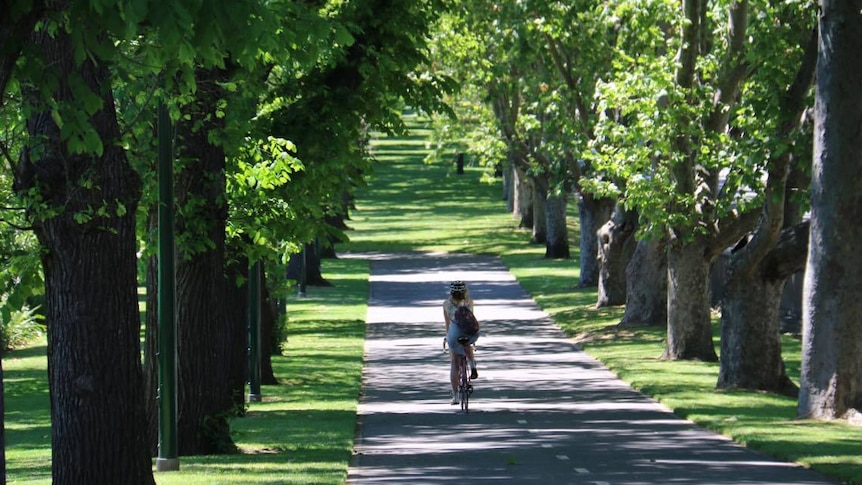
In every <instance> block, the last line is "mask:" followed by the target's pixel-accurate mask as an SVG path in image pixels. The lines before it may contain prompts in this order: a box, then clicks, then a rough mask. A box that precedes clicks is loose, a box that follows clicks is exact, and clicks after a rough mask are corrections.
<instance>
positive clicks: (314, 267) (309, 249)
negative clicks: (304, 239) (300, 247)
mask: <svg viewBox="0 0 862 485" xmlns="http://www.w3.org/2000/svg"><path fill="white" fill-rule="evenodd" d="M303 255H304V256H305V284H307V285H309V286H332V283H330V282H329V281H327V280H326V278H324V277H323V273H322V272H321V269H320V263H321V260H320V255H319V254H318V243H317V240H314V241H313V242H310V243H306V244H305V250H304V251H303V252H301V253H295V254H292V255H291V256H290V259H289V260H288V262H287V278H288V279H293V280H296V281H297V283H299V281H300V278H301V277H302V274H301V272H302V258H303Z"/></svg>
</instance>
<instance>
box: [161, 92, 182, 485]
mask: <svg viewBox="0 0 862 485" xmlns="http://www.w3.org/2000/svg"><path fill="white" fill-rule="evenodd" d="M158 125H159V126H158V140H159V158H158V161H159V396H158V400H159V401H158V405H159V456H158V458H157V459H156V471H176V470H179V469H180V460H179V458H178V457H177V448H178V446H177V326H176V321H175V317H174V315H175V313H174V306H175V305H174V303H175V301H176V300H175V296H174V294H175V285H174V278H175V275H174V177H173V163H172V160H171V152H172V150H171V119H170V116H169V115H168V109H167V107H166V106H165V103H164V102H160V103H159V108H158Z"/></svg>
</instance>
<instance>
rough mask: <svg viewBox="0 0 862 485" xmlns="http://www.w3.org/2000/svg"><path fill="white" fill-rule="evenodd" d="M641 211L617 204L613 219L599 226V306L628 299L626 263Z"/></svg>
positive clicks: (631, 249)
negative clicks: (627, 208) (628, 209)
mask: <svg viewBox="0 0 862 485" xmlns="http://www.w3.org/2000/svg"><path fill="white" fill-rule="evenodd" d="M637 227H638V214H637V212H635V211H626V210H624V209H623V208H622V205H620V204H617V206H616V208H614V214H613V217H611V219H610V220H609V221H608V222H607V223H605V225H603V226H602V227H601V229H599V233H598V236H599V246H598V247H599V297H598V302H597V303H596V308H602V307H606V306H617V305H624V304H625V303H626V267H628V264H629V261H631V259H632V254H633V253H634V250H635V246H636V245H637V241H635V238H634V234H635V231H636V230H637Z"/></svg>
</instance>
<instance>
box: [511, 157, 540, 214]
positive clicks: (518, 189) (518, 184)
mask: <svg viewBox="0 0 862 485" xmlns="http://www.w3.org/2000/svg"><path fill="white" fill-rule="evenodd" d="M512 176H513V177H514V180H513V181H512V188H513V191H514V194H513V197H514V199H515V200H514V201H513V207H514V208H515V212H514V213H513V214H512V217H514V218H515V219H518V227H520V228H524V229H527V228H529V229H532V228H533V219H534V217H535V213H534V211H533V207H534V206H533V185H532V183H531V182H530V179H529V177H527V174H526V173H525V172H524V170H523V169H521V168H518V167H515V168H514V169H513V171H512Z"/></svg>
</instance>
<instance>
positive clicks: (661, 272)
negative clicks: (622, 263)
mask: <svg viewBox="0 0 862 485" xmlns="http://www.w3.org/2000/svg"><path fill="white" fill-rule="evenodd" d="M620 325H622V326H648V325H667V243H666V241H665V239H663V238H661V239H653V240H643V241H638V243H637V247H635V251H634V254H632V259H631V261H629V264H628V265H626V312H625V315H624V316H623V319H622V321H621V322H620Z"/></svg>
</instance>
